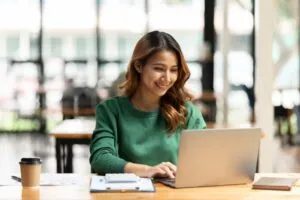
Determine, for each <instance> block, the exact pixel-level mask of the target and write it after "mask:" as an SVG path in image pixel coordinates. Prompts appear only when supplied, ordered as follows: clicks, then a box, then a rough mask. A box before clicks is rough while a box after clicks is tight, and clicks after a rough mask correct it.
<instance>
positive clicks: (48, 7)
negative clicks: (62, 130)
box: [0, 0, 300, 173]
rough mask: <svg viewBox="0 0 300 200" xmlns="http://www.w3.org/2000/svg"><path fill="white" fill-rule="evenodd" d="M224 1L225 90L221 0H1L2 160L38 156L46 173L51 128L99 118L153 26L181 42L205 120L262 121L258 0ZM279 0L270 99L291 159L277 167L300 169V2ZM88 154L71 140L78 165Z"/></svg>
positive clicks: (78, 168) (79, 167)
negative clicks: (98, 109) (98, 108)
mask: <svg viewBox="0 0 300 200" xmlns="http://www.w3.org/2000/svg"><path fill="white" fill-rule="evenodd" d="M227 2H228V31H229V40H228V41H229V47H230V48H229V51H228V68H227V70H228V72H227V73H228V85H229V90H228V94H226V95H224V67H223V61H222V52H221V47H222V37H223V33H224V32H223V31H224V27H223V7H222V5H223V3H224V1H222V0H0V88H1V89H0V91H1V92H0V132H1V133H0V150H1V151H0V154H1V155H0V156H1V157H3V158H4V160H5V161H6V163H7V165H6V164H5V165H3V164H1V166H2V167H3V168H5V169H6V170H9V169H10V170H12V171H13V170H17V168H18V165H17V160H18V159H19V158H20V157H21V156H24V155H35V156H40V157H42V158H43V159H44V161H45V165H44V169H43V170H44V171H45V172H55V165H56V164H55V162H56V161H55V156H54V141H53V138H50V137H49V136H48V135H47V133H48V132H49V131H50V130H51V129H53V128H54V127H55V126H56V125H57V124H59V123H60V122H61V121H62V120H63V119H68V118H77V117H90V118H93V116H94V107H95V105H96V104H97V103H99V102H101V101H102V100H104V99H107V98H109V97H111V96H115V95H117V92H118V91H117V87H116V86H117V84H118V83H120V81H122V80H123V75H124V71H125V70H126V68H127V64H128V61H129V59H130V56H131V53H132V51H133V48H134V45H135V44H136V42H137V40H138V39H139V38H140V37H141V36H142V35H144V34H145V33H146V32H148V31H152V30H161V31H166V32H168V33H170V34H172V35H173V36H174V37H175V39H176V40H177V41H178V42H179V44H180V45H181V47H182V50H183V52H184V55H185V57H186V60H187V62H188V65H189V67H190V70H191V78H190V79H189V81H188V82H187V85H186V86H187V88H188V89H189V90H190V91H192V93H193V94H194V96H195V99H194V101H195V103H196V104H197V105H198V106H199V108H200V109H201V110H202V113H203V115H204V117H205V119H206V121H207V122H208V123H210V124H227V125H229V126H230V125H231V124H234V125H237V124H252V123H255V115H254V104H255V96H254V85H255V42H254V39H255V27H254V14H255V1H253V0H228V1H227ZM274 2H276V3H275V4H276V12H275V16H274V17H275V19H276V20H275V34H274V39H273V62H274V68H275V72H276V73H275V74H276V76H275V79H274V83H273V86H274V87H273V88H274V90H273V94H272V101H273V106H274V126H275V127H276V128H275V132H274V136H275V137H277V136H278V141H279V143H280V144H281V150H282V151H281V153H280V155H279V158H278V160H277V161H276V162H278V163H281V162H282V161H283V159H289V160H288V163H289V165H288V166H282V165H280V164H278V163H277V165H276V169H278V171H280V170H283V171H284V170H286V171H288V170H290V171H297V170H299V168H297V167H298V164H297V162H298V161H297V159H300V157H299V156H298V150H297V148H296V147H297V146H298V144H297V134H300V125H299V124H300V122H299V121H300V116H299V115H300V111H299V105H300V94H299V91H300V90H299V87H300V78H299V77H300V75H299V74H300V70H299V68H300V52H299V46H300V42H299V41H300V39H299V32H300V29H299V28H300V27H299V24H300V22H299V16H300V12H299V10H300V2H299V1H298V0H275V1H274ZM224 97H225V98H226V101H225V102H227V103H226V104H224ZM286 146H288V147H293V148H288V149H286V148H283V147H286ZM294 147H295V148H294ZM88 156H89V150H88V147H87V146H82V145H75V146H74V166H75V167H74V171H75V172H87V173H88V172H89V164H88V160H87V159H88ZM1 163H3V162H1ZM9 165H10V166H15V167H13V168H11V167H8V166H9ZM0 171H1V170H0ZM3 171H4V170H3ZM299 171H300V170H299Z"/></svg>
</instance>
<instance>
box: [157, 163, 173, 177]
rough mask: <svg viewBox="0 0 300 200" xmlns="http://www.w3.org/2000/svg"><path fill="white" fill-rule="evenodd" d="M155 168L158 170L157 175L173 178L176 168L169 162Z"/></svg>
mask: <svg viewBox="0 0 300 200" xmlns="http://www.w3.org/2000/svg"><path fill="white" fill-rule="evenodd" d="M156 167H157V168H158V169H160V170H159V171H160V172H159V175H162V176H167V177H169V178H175V175H176V170H177V167H176V166H175V165H174V164H172V163H170V162H162V163H160V164H159V165H157V166H156ZM161 170H162V171H161Z"/></svg>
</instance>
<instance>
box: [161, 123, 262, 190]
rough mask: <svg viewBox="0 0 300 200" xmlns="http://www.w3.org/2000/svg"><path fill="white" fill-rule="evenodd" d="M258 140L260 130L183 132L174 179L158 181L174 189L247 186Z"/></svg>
mask: <svg viewBox="0 0 300 200" xmlns="http://www.w3.org/2000/svg"><path fill="white" fill-rule="evenodd" d="M260 137H261V129H260V128H245V129H206V130H184V131H183V132H182V136H181V141H180V145H179V155H178V156H179V157H178V164H177V172H176V178H175V179H173V180H171V179H157V181H158V182H161V183H163V184H165V185H169V186H171V187H175V188H184V187H199V186H217V185H231V184H245V183H250V182H252V181H253V180H254V175H255V172H256V167H257V160H258V151H259V145H260Z"/></svg>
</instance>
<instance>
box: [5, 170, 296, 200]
mask: <svg viewBox="0 0 300 200" xmlns="http://www.w3.org/2000/svg"><path fill="white" fill-rule="evenodd" d="M60 175H63V176H65V175H68V174H60ZM264 175H269V176H293V177H295V176H296V177H299V178H300V174H264ZM258 176H259V175H258V174H257V175H256V178H257V177H258ZM84 180H85V184H83V185H82V186H40V187H39V188H37V189H29V188H22V187H21V186H0V194H1V195H0V199H23V200H24V199H80V200H82V199H108V200H110V199H172V200H174V199H175V200H176V199H231V200H235V199H285V200H287V199H299V197H300V180H299V181H298V182H297V183H296V185H295V186H294V187H293V188H292V190H291V191H271V190H252V189H251V185H231V186H218V187H198V188H186V189H172V188H169V187H166V186H164V185H162V184H158V183H157V184H155V186H156V192H155V193H90V192H89V180H90V176H85V177H84Z"/></svg>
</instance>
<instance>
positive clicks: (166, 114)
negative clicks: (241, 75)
mask: <svg viewBox="0 0 300 200" xmlns="http://www.w3.org/2000/svg"><path fill="white" fill-rule="evenodd" d="M189 77H190V71H189V69H188V66H187V64H186V61H185V58H184V56H183V53H182V51H181V48H180V46H179V44H178V43H177V41H176V40H175V39H174V38H173V37H172V36H171V35H170V34H168V33H165V32H159V31H153V32H149V33H147V34H146V35H144V36H143V37H142V38H141V39H140V40H139V41H138V42H137V44H136V46H135V49H134V51H133V55H132V57H131V60H130V62H129V65H128V70H127V73H126V78H125V81H124V83H123V84H121V86H120V88H121V90H122V91H123V95H122V96H119V97H114V98H111V99H109V100H106V101H104V102H102V103H101V104H99V105H98V106H97V110H96V128H95V130H94V133H93V137H92V141H91V144H90V151H91V156H90V163H91V167H92V169H93V170H94V171H95V172H96V173H100V174H103V173H123V172H126V173H135V174H137V175H139V176H143V177H154V176H160V177H161V176H162V177H170V178H174V177H175V175H176V164H177V160H178V157H177V152H178V146H179V141H180V135H181V131H182V130H183V129H202V128H205V127H206V124H205V122H204V120H203V117H202V114H201V112H200V110H199V109H198V108H197V107H196V106H194V105H193V104H192V103H191V102H190V100H191V98H192V96H191V94H189V93H188V92H187V91H186V89H185V88H184V85H185V83H186V81H187V80H188V78H189Z"/></svg>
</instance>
